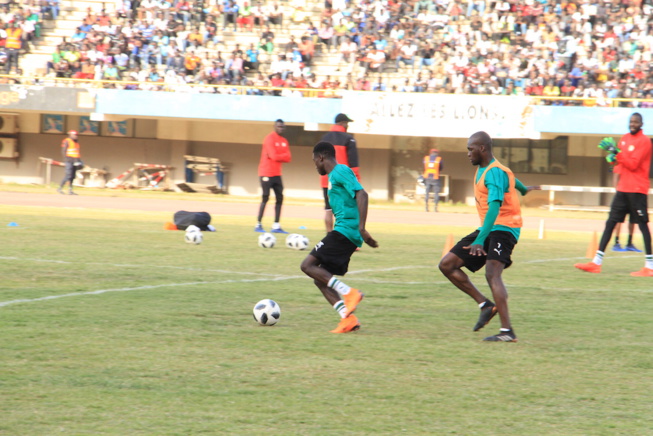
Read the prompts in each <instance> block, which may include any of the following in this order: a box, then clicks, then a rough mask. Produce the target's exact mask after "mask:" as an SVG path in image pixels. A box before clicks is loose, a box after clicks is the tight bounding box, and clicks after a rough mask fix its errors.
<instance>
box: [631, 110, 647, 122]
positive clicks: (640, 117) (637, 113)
mask: <svg viewBox="0 0 653 436" xmlns="http://www.w3.org/2000/svg"><path fill="white" fill-rule="evenodd" d="M631 117H639V120H640V121H641V122H644V118H643V117H642V114H640V113H639V112H635V113H634V114H632V115H631Z"/></svg>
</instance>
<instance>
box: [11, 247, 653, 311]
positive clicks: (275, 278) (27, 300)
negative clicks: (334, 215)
mask: <svg viewBox="0 0 653 436" xmlns="http://www.w3.org/2000/svg"><path fill="white" fill-rule="evenodd" d="M628 257H639V256H635V255H631V256H619V258H628ZM578 259H585V257H569V258H557V259H535V260H528V261H523V262H521V263H543V262H556V261H570V260H578ZM0 260H17V261H18V260H20V261H32V262H45V263H59V264H71V263H75V264H76V265H79V264H80V262H70V261H65V260H51V259H19V258H17V257H8V256H0ZM85 264H87V265H109V266H115V267H121V268H122V267H132V268H134V267H135V268H142V267H148V268H170V269H182V270H188V271H207V272H220V273H228V274H241V275H259V276H265V277H264V278H257V279H240V280H219V281H213V282H187V283H167V284H165V283H164V284H160V285H146V286H137V287H131V288H114V289H99V290H97V291H88V292H75V293H70V294H61V295H49V296H46V297H39V298H25V299H18V300H9V301H0V307H6V306H9V305H12V304H20V303H33V302H37V301H48V300H56V299H59V298H67V297H79V296H83V295H100V294H105V293H108V292H129V291H142V290H148V289H159V288H170V287H179V286H198V285H216V284H225V283H253V282H264V281H283V280H295V279H305V278H307V277H306V276H305V275H296V276H280V275H272V274H263V273H252V272H239V271H227V270H215V269H201V268H185V267H176V266H166V265H131V264H124V265H123V264H109V263H101V262H86V263H85ZM435 267H436V266H434V265H409V266H397V267H392V268H382V269H365V270H358V271H351V272H349V273H348V274H349V275H355V274H364V273H368V272H372V273H374V272H388V271H396V270H403V269H423V268H435ZM357 281H362V282H368V283H377V284H398V285H441V284H448V283H449V282H448V281H432V282H405V281H384V280H378V279H365V278H359V279H357ZM596 291H601V289H595V290H593V291H592V292H596ZM606 291H610V290H607V289H606ZM628 291H629V292H647V293H650V292H651V291H650V290H649V289H629V290H628Z"/></svg>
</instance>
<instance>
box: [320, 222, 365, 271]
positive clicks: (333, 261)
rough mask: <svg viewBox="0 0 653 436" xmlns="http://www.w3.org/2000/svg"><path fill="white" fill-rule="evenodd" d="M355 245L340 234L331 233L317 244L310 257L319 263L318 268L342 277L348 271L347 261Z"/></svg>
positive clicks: (354, 249)
mask: <svg viewBox="0 0 653 436" xmlns="http://www.w3.org/2000/svg"><path fill="white" fill-rule="evenodd" d="M356 248H358V247H357V246H356V244H354V243H353V242H351V241H350V240H349V239H347V237H346V236H345V235H343V234H342V233H340V232H336V231H332V232H329V233H327V235H326V236H325V237H324V239H322V241H320V242H318V243H317V245H316V246H315V248H313V250H312V251H311V256H314V257H316V258H317V259H318V260H319V261H320V266H321V267H322V268H324V269H325V270H327V271H329V272H330V273H331V274H333V275H337V276H344V275H345V274H346V273H347V270H348V269H349V260H350V259H351V255H352V254H354V251H356Z"/></svg>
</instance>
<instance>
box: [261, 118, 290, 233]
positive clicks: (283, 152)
mask: <svg viewBox="0 0 653 436" xmlns="http://www.w3.org/2000/svg"><path fill="white" fill-rule="evenodd" d="M285 129H286V124H285V123H284V122H283V120H282V119H278V120H276V121H275V122H274V131H273V132H271V133H270V134H269V135H268V136H266V137H265V139H264V140H263V148H262V149H261V161H260V162H259V165H258V175H259V177H260V179H261V188H262V189H263V196H262V198H261V205H260V206H259V210H258V217H257V219H256V220H257V224H256V227H254V231H255V232H260V233H262V232H265V229H263V225H262V224H261V221H262V219H263V213H264V212H265V206H266V205H267V203H268V200H269V198H270V189H272V190H273V191H274V196H275V198H276V200H277V203H276V204H275V206H274V223H273V224H272V230H271V231H272V233H288V232H286V231H285V230H283V229H282V228H281V225H280V224H279V219H280V218H281V206H282V205H283V182H282V181H281V165H282V164H284V163H287V162H290V160H291V159H292V155H291V153H290V146H289V145H288V140H287V139H286V138H285V137H283V136H282V135H283V132H284V130H285Z"/></svg>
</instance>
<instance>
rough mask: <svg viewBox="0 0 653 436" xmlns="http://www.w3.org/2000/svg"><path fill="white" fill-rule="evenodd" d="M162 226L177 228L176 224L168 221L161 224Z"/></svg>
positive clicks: (169, 228)
mask: <svg viewBox="0 0 653 436" xmlns="http://www.w3.org/2000/svg"><path fill="white" fill-rule="evenodd" d="M163 228H164V229H165V230H177V226H176V225H175V224H174V223H171V222H169V221H168V222H167V223H165V224H164V225H163Z"/></svg>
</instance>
